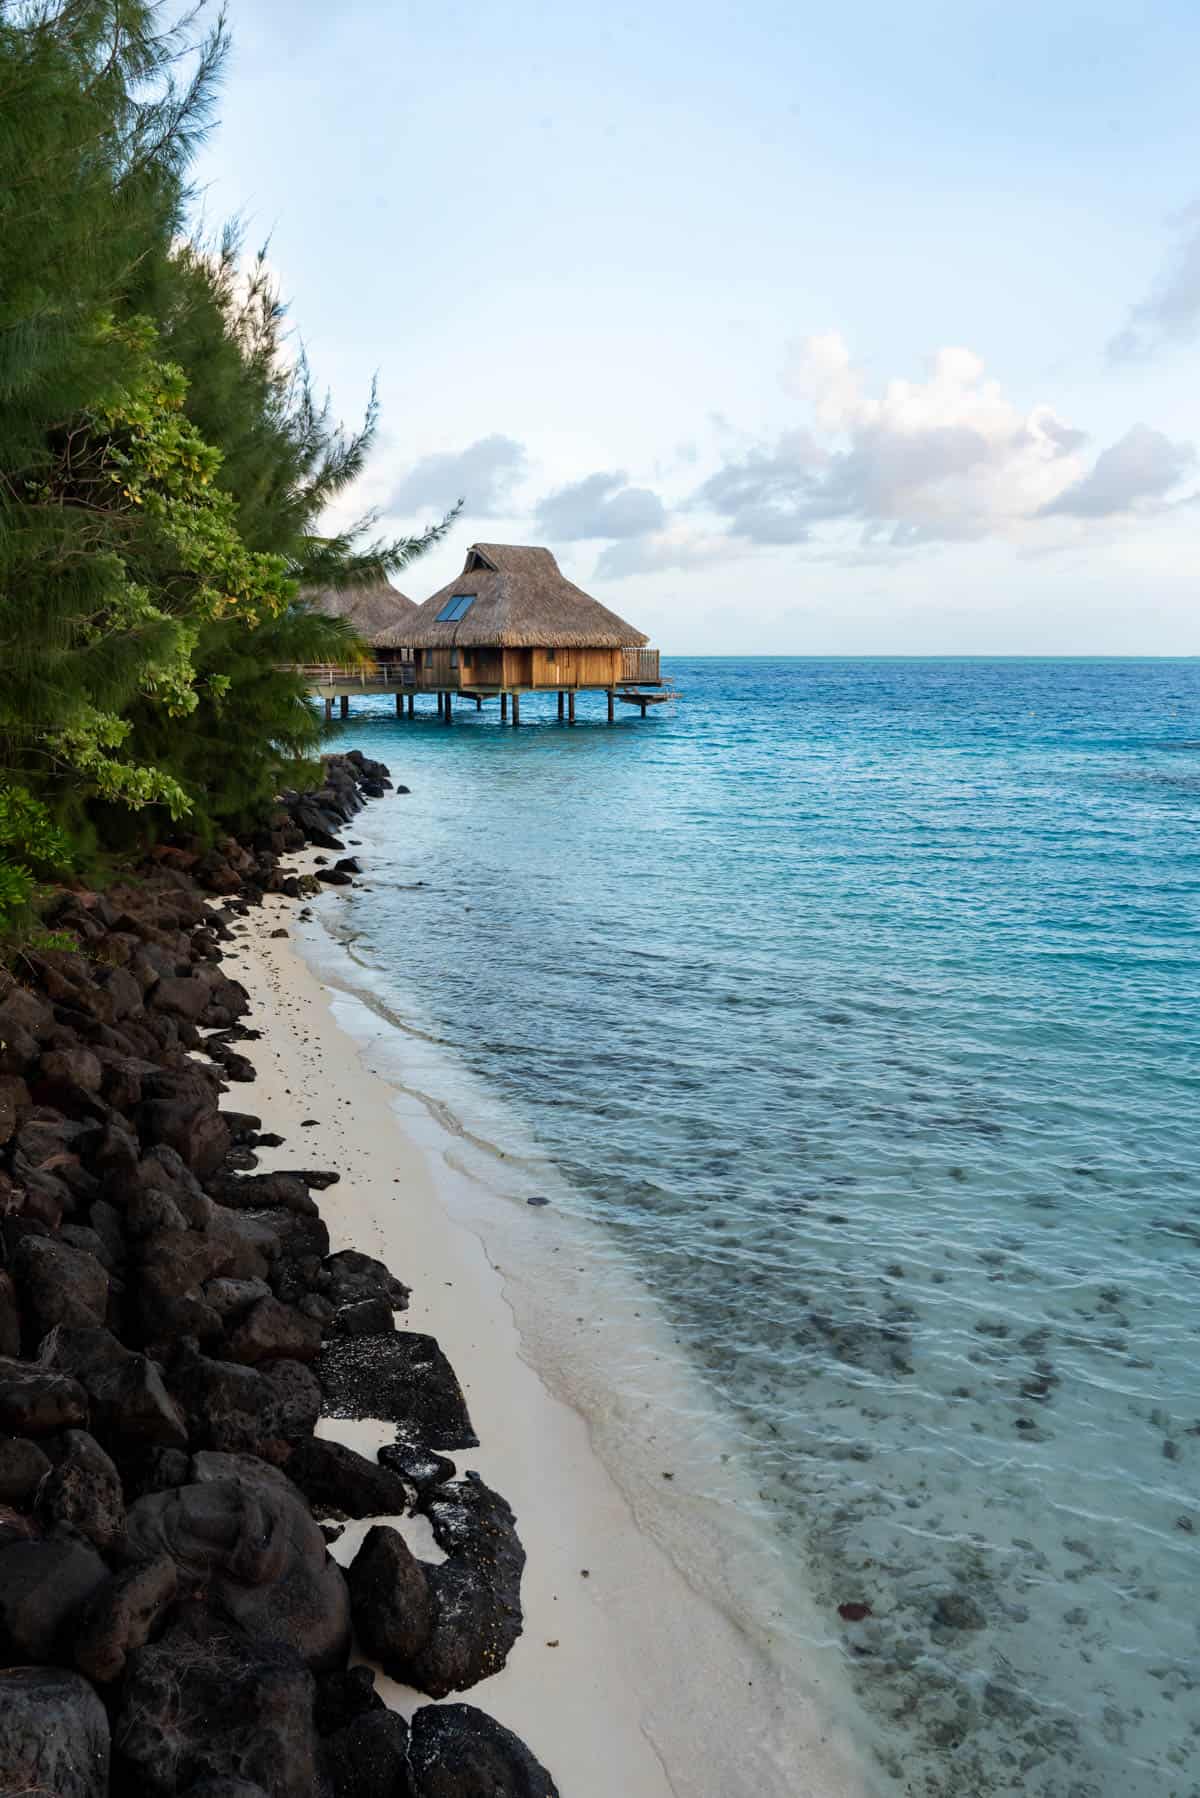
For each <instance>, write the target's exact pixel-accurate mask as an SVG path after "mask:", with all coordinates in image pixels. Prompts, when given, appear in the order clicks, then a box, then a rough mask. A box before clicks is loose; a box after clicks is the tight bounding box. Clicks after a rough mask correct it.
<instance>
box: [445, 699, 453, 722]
mask: <svg viewBox="0 0 1200 1798" xmlns="http://www.w3.org/2000/svg"><path fill="white" fill-rule="evenodd" d="M446 723H447V724H453V723H454V695H453V693H447V695H446Z"/></svg>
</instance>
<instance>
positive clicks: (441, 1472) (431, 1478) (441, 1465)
mask: <svg viewBox="0 0 1200 1798" xmlns="http://www.w3.org/2000/svg"><path fill="white" fill-rule="evenodd" d="M379 1462H380V1465H381V1466H382V1467H390V1468H391V1469H392V1471H393V1472H394V1473H398V1474H399V1475H400V1476H401V1478H402V1479H405V1480H407V1481H408V1483H409V1485H410V1486H415V1488H416V1489H417V1491H418V1492H425V1491H427V1490H428V1488H429V1487H430V1486H440V1485H441V1484H442V1483H443V1481H445V1480H452V1479H453V1478H454V1462H453V1461H448V1460H447V1459H446V1457H445V1455H435V1454H434V1452H433V1450H432V1449H429V1448H422V1446H421V1444H420V1443H419V1442H387V1443H385V1444H384V1446H383V1447H382V1448H381V1449H380V1451H379Z"/></svg>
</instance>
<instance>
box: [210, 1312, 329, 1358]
mask: <svg viewBox="0 0 1200 1798" xmlns="http://www.w3.org/2000/svg"><path fill="white" fill-rule="evenodd" d="M320 1348H321V1326H320V1324H319V1323H317V1322H315V1321H314V1319H312V1318H310V1317H305V1316H303V1315H302V1314H301V1313H300V1312H299V1311H297V1310H296V1309H295V1307H294V1306H292V1305H282V1304H280V1302H279V1300H278V1299H276V1298H270V1297H268V1298H263V1299H259V1300H258V1301H257V1303H256V1304H254V1305H252V1306H251V1307H250V1309H249V1311H247V1312H246V1313H245V1315H244V1316H243V1317H242V1318H241V1319H240V1320H239V1322H238V1323H237V1324H236V1325H235V1326H234V1328H233V1329H232V1330H231V1331H230V1333H229V1335H228V1337H227V1338H226V1343H225V1352H226V1354H227V1355H228V1356H229V1359H230V1360H231V1361H244V1362H246V1363H247V1364H248V1365H249V1366H254V1365H255V1364H256V1363H257V1362H259V1361H274V1360H279V1359H280V1358H281V1357H282V1358H284V1359H286V1360H290V1361H313V1360H315V1359H316V1356H317V1354H318V1353H319V1352H320Z"/></svg>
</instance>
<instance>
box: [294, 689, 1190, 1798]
mask: <svg viewBox="0 0 1200 1798" xmlns="http://www.w3.org/2000/svg"><path fill="white" fill-rule="evenodd" d="M664 672H665V673H666V674H667V675H668V676H669V677H670V678H671V679H673V680H674V681H675V682H676V684H677V686H678V689H679V692H680V694H681V697H680V698H679V699H678V700H677V701H676V702H675V703H674V704H672V705H670V706H667V707H662V708H659V709H658V710H657V711H656V712H654V713H652V714H651V716H650V717H648V718H647V719H645V720H643V719H640V718H638V717H637V716H636V714H634V713H632V711H631V712H630V714H629V715H627V716H623V717H621V718H619V719H618V721H617V723H616V724H614V725H612V726H609V725H608V724H607V723H606V722H605V719H604V700H603V695H592V696H588V695H584V696H581V698H580V701H579V714H578V722H577V724H576V725H575V726H574V727H573V728H572V727H570V726H568V725H566V724H562V723H559V722H558V721H557V719H556V717H555V716H554V697H553V694H550V695H548V696H546V697H545V698H544V699H541V700H535V699H533V698H532V696H530V697H528V698H527V701H526V704H525V705H524V706H523V708H522V726H521V728H520V730H513V729H511V728H508V729H504V728H502V727H501V726H500V723H499V718H498V713H497V709H496V708H495V706H494V705H493V706H490V707H487V708H485V709H484V710H483V711H482V712H479V713H477V712H476V711H475V710H474V708H473V707H471V706H470V705H469V704H467V703H465V702H463V703H460V705H459V706H458V707H457V708H456V719H455V725H454V727H453V729H449V730H448V729H446V728H445V726H444V725H443V724H442V723H441V722H440V721H439V720H438V719H437V718H436V716H435V715H434V714H433V713H432V711H428V712H426V713H424V714H423V715H422V714H418V716H417V718H416V719H415V720H413V721H409V720H401V719H398V718H396V717H395V715H394V711H393V708H392V704H391V701H390V699H387V700H379V701H374V700H365V701H355V702H354V712H353V715H352V716H351V718H350V719H349V720H348V721H347V722H346V723H345V724H343V725H342V726H341V727H340V728H339V729H338V730H337V731H336V732H335V733H334V735H333V737H332V738H331V743H330V747H331V748H333V749H335V750H345V749H351V748H357V749H361V750H362V751H363V752H364V753H365V754H366V755H368V756H372V757H377V758H379V759H381V760H383V761H384V762H386V763H387V764H388V765H389V766H390V767H391V770H392V773H393V777H394V778H395V779H396V780H397V781H399V782H402V783H404V784H405V785H407V786H409V787H411V789H412V791H411V793H409V794H407V795H403V796H399V797H397V798H395V799H391V798H389V800H388V802H387V804H386V806H379V807H375V808H371V810H370V812H369V813H368V814H365V815H364V818H363V820H362V822H361V825H360V826H359V827H358V828H356V830H355V833H354V834H355V836H356V837H357V838H361V843H362V854H363V856H364V858H365V865H366V869H367V874H366V879H365V881H364V883H363V884H362V885H361V886H356V887H355V888H353V889H351V890H349V891H348V892H346V893H344V894H342V893H339V894H336V895H329V896H326V897H325V898H323V899H322V900H321V901H320V902H319V906H318V916H319V918H320V921H321V923H322V926H323V928H324V929H325V930H326V931H327V932H328V933H329V935H330V937H331V939H332V949H331V953H332V955H333V960H331V961H330V962H329V963H328V967H329V968H330V969H331V970H332V975H333V977H334V978H336V979H339V980H341V981H345V982H347V983H349V984H351V985H353V986H354V988H355V989H356V990H357V991H359V992H360V993H361V994H362V995H363V996H364V997H366V998H367V1000H368V1002H369V1003H371V1004H372V1005H373V1006H374V1007H375V1009H376V1011H377V1013H378V1015H380V1016H382V1017H384V1018H386V1019H390V1020H392V1021H393V1023H394V1027H395V1030H396V1047H395V1051H394V1071H395V1075H396V1078H397V1079H398V1080H399V1081H400V1082H401V1083H403V1080H404V1079H405V1077H406V1075H407V1078H408V1080H409V1082H410V1084H411V1083H412V1081H413V1079H414V1075H413V1070H414V1068H416V1069H417V1070H419V1081H418V1085H419V1087H420V1093H421V1098H422V1101H423V1102H424V1103H425V1104H426V1105H427V1106H428V1107H429V1109H430V1112H431V1115H434V1114H436V1116H437V1118H438V1119H440V1123H441V1126H442V1127H444V1128H445V1129H446V1130H447V1131H448V1132H449V1135H450V1137H451V1138H452V1139H453V1144H454V1148H453V1155H454V1157H455V1158H456V1160H457V1165H458V1166H459V1168H460V1171H461V1172H462V1173H463V1174H464V1177H470V1178H472V1179H474V1180H477V1181H478V1182H480V1183H481V1184H485V1185H488V1186H490V1187H491V1188H492V1189H493V1190H494V1192H495V1194H496V1195H497V1197H498V1199H502V1200H504V1201H506V1202H511V1203H512V1204H514V1205H520V1206H524V1205H525V1204H526V1202H527V1201H528V1199H529V1198H531V1197H548V1198H549V1200H550V1204H549V1206H548V1207H547V1208H546V1210H545V1211H544V1212H539V1213H538V1216H539V1219H541V1218H544V1219H546V1222H547V1228H553V1229H563V1228H568V1227H569V1226H570V1225H571V1223H572V1222H573V1223H574V1224H576V1225H577V1226H578V1228H579V1230H580V1231H581V1232H585V1233H586V1243H587V1257H588V1259H587V1287H588V1294H589V1299H590V1302H591V1305H592V1306H593V1307H594V1316H592V1317H589V1323H590V1324H594V1326H595V1328H594V1333H593V1335H592V1336H590V1337H589V1346H588V1354H589V1355H590V1356H591V1358H592V1360H593V1362H594V1366H595V1369H597V1370H599V1372H598V1374H597V1377H598V1378H599V1377H602V1378H607V1379H609V1380H611V1381H616V1382H622V1383H624V1384H625V1385H629V1386H632V1387H636V1386H637V1382H638V1379H639V1378H640V1374H639V1357H638V1345H637V1343H636V1341H635V1340H633V1341H631V1339H630V1311H629V1306H628V1302H627V1297H628V1293H629V1291H630V1289H631V1285H633V1284H636V1285H637V1286H639V1287H641V1288H643V1289H644V1290H645V1291H646V1292H647V1293H648V1294H649V1295H652V1297H653V1300H654V1304H655V1307H656V1309H657V1314H658V1316H659V1318H660V1319H662V1320H664V1321H665V1323H666V1325H667V1328H668V1330H669V1334H670V1341H671V1344H672V1352H675V1353H677V1355H678V1359H679V1365H680V1368H681V1370H685V1371H686V1374H687V1377H688V1379H689V1381H693V1382H695V1389H696V1390H699V1391H702V1392H703V1394H704V1398H705V1403H706V1405H707V1406H709V1407H710V1408H711V1416H712V1418H713V1419H714V1420H716V1421H717V1423H718V1425H719V1428H720V1430H721V1431H722V1432H723V1437H722V1439H723V1440H724V1441H725V1442H726V1443H727V1445H728V1447H727V1453H728V1455H729V1456H730V1457H731V1459H732V1460H733V1461H735V1462H736V1464H737V1467H738V1470H739V1473H740V1474H741V1475H742V1476H744V1477H743V1479H742V1482H741V1485H740V1487H739V1491H738V1497H737V1498H736V1500H734V1499H732V1498H730V1497H729V1495H728V1493H727V1492H726V1491H725V1489H724V1488H723V1486H722V1485H721V1483H720V1482H719V1481H717V1480H711V1481H709V1480H706V1479H705V1477H704V1475H703V1472H702V1470H700V1469H698V1468H697V1467H695V1466H694V1465H689V1464H688V1462H687V1461H686V1459H685V1458H684V1459H681V1460H680V1461H679V1463H678V1464H677V1465H672V1466H671V1467H670V1468H665V1469H663V1472H664V1473H667V1474H669V1476H670V1478H671V1479H672V1481H673V1482H675V1481H678V1482H679V1483H680V1485H681V1486H682V1487H684V1488H685V1491H684V1495H683V1496H684V1497H685V1498H686V1497H687V1496H688V1490H689V1489H690V1488H689V1483H690V1487H694V1491H692V1496H694V1498H695V1500H696V1503H697V1505H700V1504H702V1505H703V1506H704V1507H705V1517H706V1519H711V1518H712V1517H714V1516H715V1517H716V1519H717V1524H716V1534H717V1538H718V1540H719V1539H720V1535H721V1531H722V1529H723V1528H724V1529H725V1530H726V1531H727V1535H728V1540H729V1541H730V1542H731V1543H732V1542H734V1541H735V1539H736V1540H738V1541H739V1542H740V1541H741V1540H742V1539H743V1538H744V1534H745V1531H746V1530H747V1528H749V1529H750V1530H752V1531H753V1532H754V1533H755V1534H756V1536H757V1538H758V1540H759V1543H760V1545H761V1549H762V1553H763V1557H764V1565H765V1564H766V1563H767V1562H768V1561H769V1562H772V1563H773V1564H774V1565H775V1566H777V1567H779V1568H781V1569H783V1570H785V1571H786V1572H787V1573H789V1574H790V1575H794V1577H795V1589H796V1591H797V1593H799V1594H801V1595H802V1599H803V1602H799V1601H798V1602H797V1603H796V1605H795V1608H794V1609H789V1608H788V1603H787V1600H786V1598H785V1599H782V1600H780V1601H779V1603H780V1606H781V1607H782V1608H777V1609H776V1611H775V1612H773V1613H772V1619H771V1629H772V1630H773V1631H774V1632H775V1634H776V1636H777V1638H778V1645H779V1647H780V1649H781V1651H782V1650H783V1649H784V1648H786V1649H787V1650H788V1651H789V1652H791V1651H794V1652H795V1653H796V1654H797V1655H798V1656H799V1657H800V1658H801V1659H803V1657H804V1656H805V1655H806V1654H811V1655H814V1656H816V1655H819V1654H828V1653H831V1652H834V1653H836V1654H837V1655H838V1656H839V1657H841V1659H842V1660H843V1661H844V1665H845V1669H846V1672H847V1675H848V1677H849V1678H850V1680H851V1681H852V1683H853V1687H854V1691H855V1694H856V1698H857V1702H858V1703H859V1704H860V1705H861V1707H862V1715H863V1718H864V1720H865V1725H866V1727H867V1729H868V1730H869V1737H870V1747H871V1750H872V1754H873V1757H874V1760H875V1764H876V1766H877V1769H878V1778H879V1781H880V1784H881V1789H882V1790H885V1791H895V1792H897V1793H900V1792H906V1793H912V1794H918V1793H919V1794H923V1795H925V1798H932V1795H934V1794H940V1795H946V1798H948V1795H949V1794H952V1793H953V1794H962V1793H964V1792H968V1791H969V1792H971V1793H972V1794H975V1793H978V1794H980V1795H981V1798H983V1795H989V1794H1002V1793H1005V1794H1006V1793H1013V1794H1015V1793H1018V1792H1020V1793H1025V1794H1034V1795H1036V1798H1108V1795H1109V1794H1114V1795H1115V1794H1117V1793H1121V1794H1128V1795H1129V1798H1150V1794H1152V1793H1153V1794H1155V1798H1161V1794H1164V1793H1166V1794H1171V1795H1174V1798H1194V1795H1195V1794H1196V1793H1197V1792H1198V1791H1200V1785H1197V1783H1196V1781H1195V1779H1194V1776H1193V1775H1192V1774H1191V1772H1190V1771H1189V1763H1190V1761H1191V1760H1192V1758H1193V1757H1194V1753H1195V1741H1196V1735H1197V1732H1200V1704H1198V1702H1197V1688H1196V1678H1195V1657H1196V1650H1197V1640H1196V1623H1195V1619H1194V1614H1193V1613H1194V1607H1193V1606H1192V1605H1191V1604H1190V1602H1189V1596H1188V1595H1189V1591H1191V1590H1194V1587H1195V1580H1196V1575H1197V1572H1198V1567H1197V1557H1198V1545H1197V1536H1198V1534H1200V1477H1198V1472H1197V1469H1198V1466H1200V1411H1198V1410H1197V1401H1196V1399H1195V1392H1196V1374H1197V1367H1198V1360H1200V1357H1198V1354H1197V1329H1196V1323H1195V1311H1196V1307H1195V1300H1196V1294H1197V1281H1198V1280H1200V1180H1198V1179H1197V1157H1196V1152H1195V1143H1194V1136H1195V1129H1194V1120H1195V1117H1196V1115H1197V1099H1198V1098H1200V1040H1198V1032H1197V1029H1196V1022H1195V1020H1196V1015H1197V1014H1196V1007H1195V1002H1196V999H1197V998H1198V997H1200V992H1198V991H1197V988H1198V986H1200V982H1198V980H1197V958H1196V948H1197V937H1198V934H1200V920H1198V918H1197V912H1196V893H1197V890H1200V880H1198V876H1200V825H1198V822H1197V804H1196V802H1197V799H1198V798H1200V759H1198V758H1200V729H1198V726H1197V719H1198V718H1200V658H1193V657H1187V658H1183V657H1172V658H1159V657H1110V656H1104V657H1011V656H1004V657H998V656H945V657H936V658H934V657H911V656H869V657H867V656H832V655H821V656H803V657H801V656H795V657H766V656H762V657H703V658H701V657H687V656H672V657H670V658H664ZM318 959H320V957H319V955H318ZM379 1053H380V1054H381V1055H383V1057H384V1060H385V1062H386V1059H387V1053H388V1052H387V1049H386V1045H385V1046H384V1047H383V1048H381V1049H380V1051H379ZM535 1188H536V1190H535ZM541 1227H542V1226H541V1223H540V1222H539V1224H538V1228H541ZM557 1240H558V1239H556V1241H557ZM562 1240H563V1241H564V1242H565V1241H567V1240H571V1241H576V1242H579V1243H582V1242H583V1241H584V1240H585V1237H584V1236H583V1235H580V1236H579V1237H577V1238H575V1237H571V1238H565V1237H564V1238H563V1239H562ZM582 1252H583V1251H582V1250H581V1253H582ZM534 1298H535V1299H536V1293H535V1294H534ZM547 1301H549V1292H548V1289H547ZM610 1315H611V1317H612V1318H613V1319H614V1323H613V1327H612V1328H611V1329H610V1330H608V1331H607V1332H606V1331H605V1328H604V1320H605V1318H606V1317H608V1316H610ZM617 1319H619V1320H620V1322H619V1325H618V1324H617V1323H616V1321H615V1320H617ZM579 1322H580V1323H581V1324H582V1322H583V1318H582V1317H581V1318H580V1319H579ZM634 1336H635V1337H636V1327H635V1329H634ZM568 1346H569V1345H568V1344H567V1343H566V1342H565V1340H564V1341H563V1342H562V1343H560V1344H559V1348H560V1349H561V1350H562V1352H563V1354H564V1355H566V1354H567V1351H568ZM546 1352H548V1353H550V1354H553V1353H554V1352H555V1344H554V1343H553V1342H550V1343H549V1344H548V1345H547V1350H546ZM672 1422H673V1428H674V1432H675V1436H674V1439H675V1440H677V1441H680V1442H682V1441H684V1440H686V1436H687V1433H688V1430H689V1428H690V1427H692V1425H693V1424H694V1422H695V1420H694V1418H689V1417H688V1416H682V1415H681V1416H680V1417H678V1418H676V1419H674V1420H672ZM666 1433H667V1435H668V1436H670V1433H671V1432H670V1431H667V1432H666ZM610 1448H611V1452H614V1453H617V1454H619V1453H620V1448H619V1444H618V1445H617V1446H616V1447H615V1448H612V1446H611V1445H610ZM747 1494H750V1496H749V1498H747ZM722 1507H726V1511H725V1512H723V1509H722ZM735 1508H736V1510H737V1512H738V1515H737V1516H734V1515H733V1514H732V1512H733V1510H734V1509H735ZM675 1548H676V1552H677V1553H678V1554H679V1555H680V1556H681V1557H682V1558H684V1559H686V1554H687V1544H686V1543H685V1542H683V1541H679V1542H677V1543H676V1544H675ZM780 1590H781V1591H783V1590H786V1586H785V1587H781V1588H780ZM751 1597H752V1595H751V1594H749V1593H747V1594H746V1595H745V1604H746V1614H747V1618H748V1619H750V1616H751V1612H752V1610H753V1605H752V1603H751ZM733 1602H734V1603H736V1602H737V1599H736V1594H735V1595H734V1599H733ZM762 1621H763V1620H762V1618H761V1617H757V1618H755V1619H754V1623H755V1627H762ZM831 1645H832V1646H831Z"/></svg>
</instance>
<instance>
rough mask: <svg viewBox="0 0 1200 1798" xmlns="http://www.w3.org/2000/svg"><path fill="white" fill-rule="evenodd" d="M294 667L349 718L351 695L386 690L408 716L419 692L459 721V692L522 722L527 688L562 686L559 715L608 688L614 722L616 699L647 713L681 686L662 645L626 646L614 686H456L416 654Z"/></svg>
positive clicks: (504, 718) (449, 719) (567, 716)
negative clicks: (433, 674) (667, 677)
mask: <svg viewBox="0 0 1200 1798" xmlns="http://www.w3.org/2000/svg"><path fill="white" fill-rule="evenodd" d="M293 671H294V672H295V673H297V674H300V675H302V676H303V677H304V679H305V680H306V681H307V682H308V687H309V691H310V692H311V693H312V694H313V695H314V696H315V697H317V698H320V699H323V700H324V702H325V717H326V719H327V720H330V719H332V717H333V707H334V701H335V700H336V701H337V702H338V706H339V710H340V713H341V716H342V717H343V718H348V717H349V716H350V701H351V699H356V698H363V699H365V698H378V697H379V696H380V695H384V694H388V693H390V694H392V695H393V696H394V698H395V702H396V716H397V717H398V718H402V717H405V716H408V717H409V718H413V717H415V716H416V701H417V697H418V695H425V696H427V697H429V698H431V699H434V700H436V702H437V716H438V717H439V718H440V719H441V720H442V721H443V723H445V724H453V722H454V701H455V699H456V698H459V699H466V700H474V702H475V710H476V711H477V712H478V711H482V709H483V705H484V702H485V700H489V699H499V701H500V721H501V723H502V724H507V723H508V721H509V716H510V712H511V719H512V723H513V725H514V726H518V725H519V724H520V722H521V694H522V693H523V692H525V693H546V692H557V700H558V716H559V718H560V720H562V721H563V722H565V723H567V724H574V722H575V697H576V694H577V693H603V694H605V695H606V696H607V699H608V722H609V723H610V724H611V723H613V721H614V719H615V716H616V702H617V700H620V701H621V703H622V704H623V705H636V706H637V707H638V708H639V710H640V712H641V715H642V717H643V718H644V717H645V716H646V713H647V711H648V710H649V708H650V707H651V706H652V705H665V704H666V702H667V701H668V700H670V699H674V698H676V697H677V692H676V689H675V688H674V687H673V686H672V684H671V683H670V681H664V680H663V679H662V677H661V675H660V672H659V661H658V651H657V650H656V649H626V650H624V651H622V667H621V673H622V679H621V680H620V681H619V682H618V683H617V684H616V685H614V686H604V687H601V686H581V687H570V688H567V687H564V688H558V689H555V688H553V687H542V686H539V687H498V686H483V685H474V684H473V685H469V686H464V687H461V688H458V689H455V690H447V689H446V688H439V687H436V686H434V685H433V684H432V679H431V678H430V677H429V676H428V675H426V676H425V678H422V676H423V674H424V671H423V670H421V669H418V668H416V667H415V666H414V664H413V662H412V661H411V660H399V659H396V660H386V661H385V660H382V659H381V660H379V661H372V662H364V663H361V664H358V665H349V666H344V667H339V666H338V665H337V664H336V663H333V662H309V663H303V664H296V665H294V668H293Z"/></svg>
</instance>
